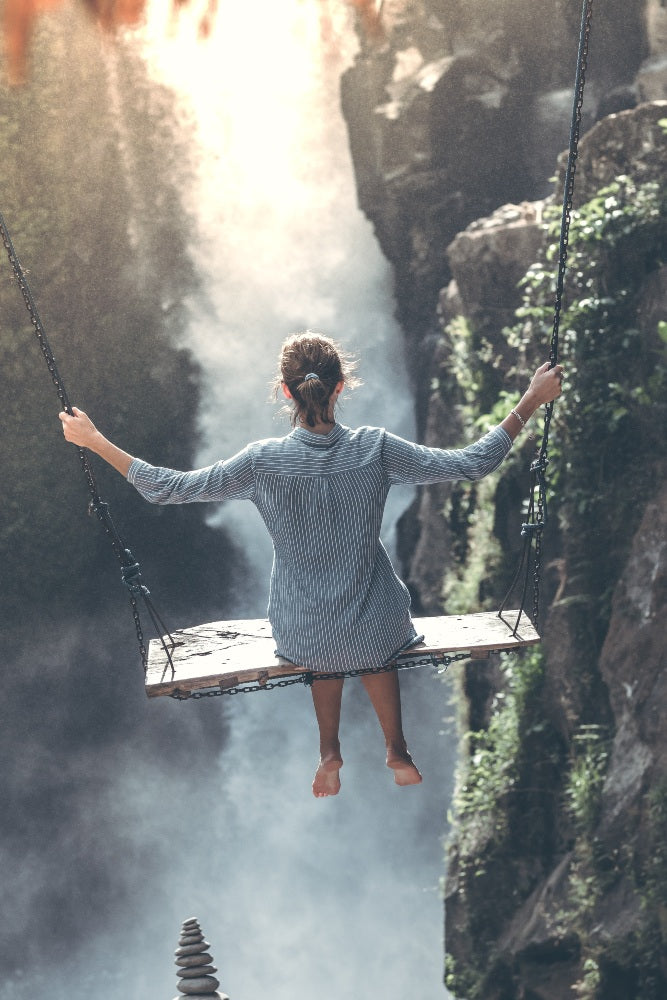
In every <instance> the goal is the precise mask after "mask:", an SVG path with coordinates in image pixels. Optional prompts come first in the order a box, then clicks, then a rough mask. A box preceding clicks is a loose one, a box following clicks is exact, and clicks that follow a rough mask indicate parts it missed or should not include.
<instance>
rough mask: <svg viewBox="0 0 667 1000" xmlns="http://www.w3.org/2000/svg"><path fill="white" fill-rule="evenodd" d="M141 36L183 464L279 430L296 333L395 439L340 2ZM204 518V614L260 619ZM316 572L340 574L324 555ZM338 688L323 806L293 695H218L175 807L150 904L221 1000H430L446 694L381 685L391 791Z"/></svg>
mask: <svg viewBox="0 0 667 1000" xmlns="http://www.w3.org/2000/svg"><path fill="white" fill-rule="evenodd" d="M325 8H326V9H325ZM325 14H326V15H327V16H326V19H325V16H324V15H325ZM260 15H261V16H260ZM152 27H153V29H154V30H153V31H151V32H149V33H148V36H147V39H146V53H147V61H148V65H149V67H150V70H151V72H152V73H154V74H155V77H156V79H158V80H159V81H160V82H163V83H166V84H168V85H169V86H171V87H173V88H174V89H175V91H176V92H177V93H178V94H179V95H180V97H181V100H182V109H183V114H184V116H185V118H186V119H187V120H189V121H191V122H194V123H195V127H196V129H197V136H198V143H199V149H198V154H197V164H198V166H197V178H196V183H195V184H194V185H193V187H192V189H191V190H190V191H189V193H188V195H187V198H186V208H187V209H188V210H189V211H190V212H191V213H192V215H193V216H194V217H195V218H196V220H197V228H198V242H197V245H196V246H195V247H193V248H192V249H193V254H194V255H195V259H196V261H197V265H198V269H199V273H200V275H201V276H202V278H203V284H204V288H205V292H206V302H205V304H201V303H193V304H192V311H193V320H192V323H191V326H190V329H189V332H188V337H187V346H188V347H190V349H191V350H192V351H193V352H194V354H195V356H196V357H197V358H198V360H199V361H200V362H201V364H202V367H203V370H204V372H205V373H206V380H205V390H204V399H203V404H202V408H201V414H200V421H201V429H202V432H203V444H202V447H201V452H200V455H199V456H198V459H199V461H200V462H201V463H202V464H203V463H208V462H211V461H214V460H216V459H217V458H219V457H220V456H226V455H230V454H232V453H234V452H235V451H236V450H238V449H239V448H241V447H242V446H243V445H244V444H245V443H247V441H249V440H252V439H255V438H258V437H265V436H271V435H275V434H282V433H284V432H285V430H286V426H285V423H284V418H281V417H280V416H279V415H277V414H276V410H277V407H276V406H271V405H267V404H266V402H265V400H266V398H267V386H268V384H269V382H270V380H271V379H272V377H273V375H274V372H275V359H276V356H277V352H278V348H279V345H280V342H281V340H282V339H283V337H284V336H286V335H287V334H288V333H291V332H294V331H296V330H300V329H304V328H306V327H310V328H314V329H318V330H321V331H323V332H325V333H327V334H331V335H333V336H334V337H336V338H337V339H339V340H341V341H342V342H343V343H344V344H345V346H347V347H349V348H350V349H352V350H355V351H359V353H360V355H361V367H360V375H361V376H362V378H363V381H364V385H363V387H362V388H361V389H360V390H357V391H356V392H355V394H354V396H353V397H352V398H350V399H349V400H348V401H347V402H346V403H345V407H344V412H343V419H344V421H345V422H347V423H350V424H355V423H371V424H380V425H384V426H387V427H388V428H389V429H391V430H393V431H395V432H397V433H400V434H403V435H405V436H411V435H412V433H413V418H412V412H413V407H412V401H411V398H410V392H409V388H408V384H407V378H406V374H405V364H404V359H403V343H402V336H401V332H400V330H399V329H398V327H397V325H396V323H395V321H394V319H393V312H394V302H393V298H392V280H391V273H390V270H389V268H388V265H387V263H386V262H385V260H384V259H383V257H382V255H381V253H380V251H379V248H378V246H377V243H376V241H375V239H374V236H373V232H372V229H371V226H370V224H369V223H368V221H367V220H366V219H365V217H364V216H363V215H362V214H361V213H360V212H359V210H358V208H357V205H356V197H355V185H354V177H353V173H352V167H351V162H350V158H349V153H348V147H347V135H346V129H345V124H344V122H343V120H342V117H341V114H340V111H339V99H338V87H339V79H340V73H341V72H342V71H343V70H344V68H345V67H346V66H347V65H349V63H350V61H351V59H352V58H353V55H354V51H355V45H356V40H355V36H354V32H353V28H352V23H351V18H350V12H349V11H348V10H347V9H346V8H345V6H344V5H343V4H340V3H331V4H328V5H327V4H317V3H304V2H299V0H291V2H290V3H282V4H273V3H265V4H262V5H260V6H259V7H258V6H257V5H252V4H240V3H232V2H227V3H225V4H222V5H221V7H220V10H219V16H218V18H217V21H216V25H215V29H214V33H213V35H212V36H211V37H210V38H209V39H208V41H207V42H206V43H205V44H202V43H201V42H197V41H196V33H195V31H194V30H193V28H192V25H190V26H188V24H187V22H185V23H183V22H182V23H181V25H180V28H178V29H174V30H173V31H172V32H171V33H170V32H169V31H166V30H165V27H164V25H163V24H160V23H159V20H158V19H155V20H154V21H153V22H152ZM408 500H409V494H406V493H401V492H400V491H397V492H396V495H395V496H393V498H392V503H391V504H390V506H389V507H388V510H387V518H386V533H387V540H388V544H389V545H390V546H391V529H392V525H393V524H394V523H395V521H396V518H397V515H398V513H399V512H400V510H401V509H403V508H404V507H405V505H406V503H407V501H408ZM211 517H212V520H213V521H214V522H216V523H220V524H222V525H224V526H225V528H227V529H228V530H231V531H232V532H233V533H234V534H235V536H236V537H237V538H238V539H239V540H240V541H241V542H242V544H243V547H244V549H245V551H246V553H247V554H248V556H249V558H250V560H251V564H252V577H251V579H249V580H244V581H239V586H238V591H237V600H236V602H235V604H234V606H233V607H229V608H224V609H221V616H222V614H223V613H224V614H226V615H227V616H262V615H264V613H265V607H266V597H267V581H268V571H269V567H270V557H271V552H270V543H269V541H268V538H267V537H266V536H265V532H264V529H263V526H261V524H260V522H259V520H258V517H257V515H256V512H255V510H254V508H253V507H252V506H251V505H247V504H246V505H229V506H228V507H225V508H223V509H222V510H220V511H218V512H215V513H213V514H212V515H211ZM312 545H317V539H316V538H314V539H308V538H305V539H304V554H305V557H307V551H308V548H309V547H310V546H312ZM331 558H332V559H338V560H341V562H343V561H344V559H345V539H344V538H341V539H340V549H339V551H336V552H332V553H331ZM346 688H347V690H346V697H345V700H344V706H343V715H344V719H343V727H342V741H343V747H344V755H345V756H346V765H345V768H344V769H343V791H342V793H341V795H340V796H339V797H338V798H337V799H335V800H330V801H324V802H323V801H316V800H315V799H313V797H312V794H311V792H310V781H311V778H312V771H313V768H314V765H315V762H316V756H317V753H316V749H317V742H316V728H315V724H314V719H313V717H312V708H311V706H310V699H309V695H308V693H307V692H305V691H304V690H303V689H300V688H298V689H294V688H292V689H290V690H288V691H280V692H277V693H274V694H272V695H270V696H264V695H259V696H258V697H257V698H250V697H247V698H244V699H235V700H234V703H233V705H232V706H231V707H230V708H229V710H228V718H229V723H230V730H231V738H230V742H229V744H228V745H227V746H226V748H225V750H224V751H223V753H222V755H221V756H220V759H219V760H217V761H215V760H202V764H201V768H202V773H206V775H207V784H208V791H207V790H205V789H204V788H203V787H202V788H201V795H202V797H203V798H205V799H206V800H207V801H206V806H205V808H204V811H203V817H204V818H203V820H202V819H201V818H199V817H198V816H197V807H196V804H195V803H196V799H197V794H196V789H194V790H193V788H192V787H188V789H187V792H186V793H184V794H185V797H186V798H187V799H188V801H189V802H190V803H191V805H192V808H193V822H192V829H191V830H190V833H189V841H188V844H187V847H186V849H185V850H184V851H183V850H179V858H178V861H179V862H183V863H182V864H180V863H176V864H175V865H174V868H173V870H172V871H171V872H170V873H169V876H168V880H165V885H164V886H163V887H162V890H163V893H164V894H165V896H168V897H169V902H168V907H167V909H168V912H169V913H170V916H171V926H173V927H174V928H176V927H177V925H178V921H179V920H180V919H182V918H184V917H185V916H187V915H188V913H189V909H191V908H192V909H194V910H196V912H197V915H198V916H199V917H200V918H201V919H202V922H203V923H204V924H205V926H206V927H207V928H209V934H210V936H211V938H215V937H216V935H217V937H218V940H217V941H215V942H214V946H215V955H216V958H217V960H218V962H219V966H220V970H221V973H220V975H221V982H222V986H223V988H224V989H225V990H226V991H227V992H229V993H230V994H231V995H232V996H233V997H234V998H235V1000H263V998H265V997H269V996H271V997H272V998H279V1000H283V998H284V1000H288V998H289V1000H312V997H313V996H317V997H318V998H320V1000H333V998H334V997H340V996H344V997H346V998H348V1000H375V998H380V997H382V998H383V1000H399V998H402V997H405V996H408V995H409V996H412V997H415V998H419V1000H436V998H439V997H442V996H443V995H444V992H445V991H444V988H443V986H442V903H441V898H440V893H439V888H438V886H439V879H440V877H441V875H442V845H441V837H442V834H443V832H444V825H445V814H446V807H447V802H448V798H449V795H450V793H451V776H452V757H453V737H452V735H451V727H450V732H449V734H444V733H443V731H442V726H443V723H442V719H443V716H444V715H445V714H446V713H447V710H448V705H447V698H448V693H447V688H446V687H445V686H443V685H442V684H441V683H440V681H439V680H438V678H437V677H436V676H434V675H433V674H432V673H430V672H420V673H416V674H414V675H411V676H410V677H409V678H405V679H404V681H403V688H404V702H405V715H406V727H407V732H408V734H410V737H411V746H412V748H413V752H414V754H415V756H416V759H417V760H418V761H419V762H420V765H421V766H422V768H423V770H424V775H425V783H424V785H423V786H422V787H421V788H417V789H402V790H399V789H398V788H396V787H395V786H394V785H393V784H392V782H391V776H390V774H389V772H388V771H387V770H386V768H385V767H384V763H383V746H382V740H381V737H380V733H379V731H377V723H376V721H375V719H374V717H372V714H371V712H370V709H369V706H368V705H367V704H366V702H365V697H364V696H363V694H362V692H361V687H360V685H359V682H356V681H352V682H349V683H348V685H346ZM153 710H154V711H160V707H159V706H155V708H153ZM183 710H184V711H185V712H193V713H196V712H197V711H198V706H196V705H192V706H190V705H188V706H183ZM211 782H213V787H214V789H215V790H214V792H213V793H212V792H211V785H210V783H211ZM212 794H213V796H214V797H213V798H212V799H211V795H212ZM164 918H165V913H164V910H163V911H162V912H151V911H150V907H149V908H148V913H147V916H146V919H147V920H149V921H151V922H152V923H153V924H154V925H155V926H159V927H160V928H164V931H165V932H166V930H167V922H166V921H165V919H164ZM216 929H217V930H216ZM154 958H155V960H156V959H157V956H154ZM156 1000H157V995H156Z"/></svg>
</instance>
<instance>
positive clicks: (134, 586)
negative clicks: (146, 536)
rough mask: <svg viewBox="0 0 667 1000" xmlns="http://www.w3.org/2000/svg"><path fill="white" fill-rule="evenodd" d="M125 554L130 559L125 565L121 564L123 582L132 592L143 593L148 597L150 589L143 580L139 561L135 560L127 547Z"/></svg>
mask: <svg viewBox="0 0 667 1000" xmlns="http://www.w3.org/2000/svg"><path fill="white" fill-rule="evenodd" d="M125 555H126V557H127V559H128V560H132V561H131V562H129V561H128V563H126V564H125V565H123V566H121V568H120V574H121V576H122V578H123V583H124V584H125V586H126V587H127V589H128V590H129V591H130V593H131V594H137V595H142V596H143V597H148V595H149V594H150V590H149V589H148V587H145V586H144V584H143V583H142V582H141V567H140V566H139V563H138V562H137V561H136V560H135V558H134V556H133V555H132V553H131V552H130V550H129V549H125Z"/></svg>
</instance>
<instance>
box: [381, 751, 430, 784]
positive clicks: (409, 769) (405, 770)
mask: <svg viewBox="0 0 667 1000" xmlns="http://www.w3.org/2000/svg"><path fill="white" fill-rule="evenodd" d="M387 767H390V768H391V769H392V771H393V772H394V781H395V782H396V784H397V785H419V784H421V781H422V776H421V774H420V773H419V771H418V769H417V767H416V765H415V762H414V761H413V759H412V757H411V756H410V754H409V752H408V748H407V747H405V746H404V747H395V746H388V747H387Z"/></svg>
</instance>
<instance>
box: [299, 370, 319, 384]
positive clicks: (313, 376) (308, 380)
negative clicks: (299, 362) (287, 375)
mask: <svg viewBox="0 0 667 1000" xmlns="http://www.w3.org/2000/svg"><path fill="white" fill-rule="evenodd" d="M319 377H320V376H319V375H316V374H315V372H308V374H307V375H306V376H305V378H304V380H303V381H304V382H310V380H311V378H319Z"/></svg>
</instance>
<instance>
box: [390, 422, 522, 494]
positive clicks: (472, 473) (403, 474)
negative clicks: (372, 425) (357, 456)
mask: <svg viewBox="0 0 667 1000" xmlns="http://www.w3.org/2000/svg"><path fill="white" fill-rule="evenodd" d="M511 447H512V439H511V437H510V436H509V434H508V433H507V431H505V430H504V429H503V428H502V427H494V428H493V430H491V431H489V432H488V433H487V434H485V435H484V437H482V438H480V439H479V441H476V442H475V443H474V444H471V445H468V446H467V447H466V448H457V449H445V448H427V447H426V446H425V445H420V444H413V443H412V442H411V441H405V440H404V439H403V438H400V437H397V436H396V435H395V434H390V433H388V432H387V433H386V435H385V439H384V443H383V449H382V456H383V463H384V467H385V471H386V474H387V476H388V479H389V482H390V483H391V484H392V485H395V484H398V483H401V484H405V485H411V486H426V485H428V484H431V483H442V482H446V481H447V480H457V479H469V480H477V479H483V478H484V476H488V475H489V473H491V472H494V471H495V469H497V468H498V466H499V465H500V464H501V463H502V462H503V460H504V459H505V457H506V456H507V454H508V452H509V451H510V448H511Z"/></svg>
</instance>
